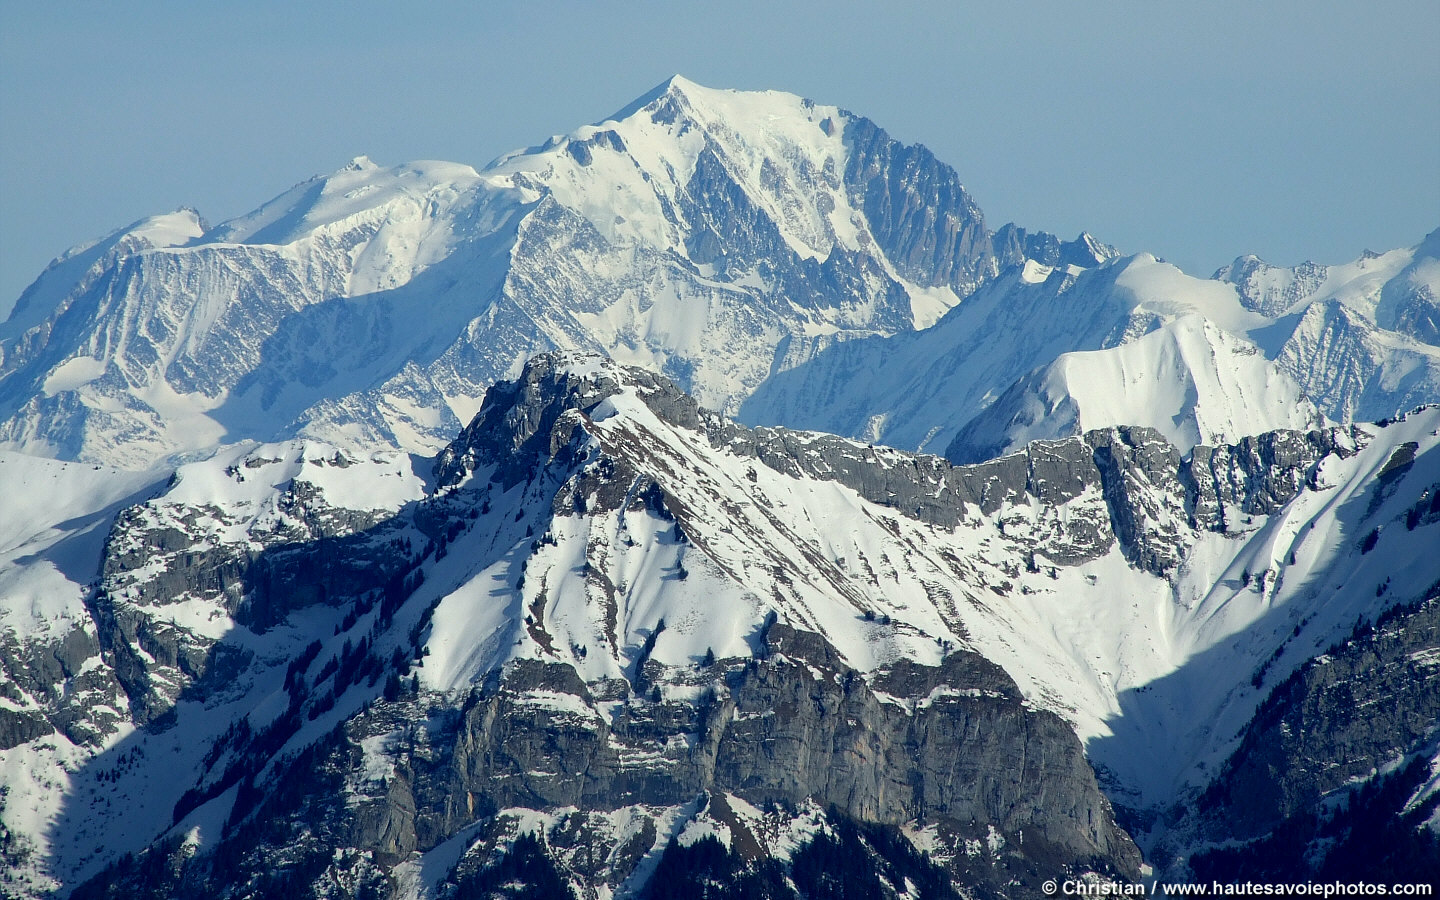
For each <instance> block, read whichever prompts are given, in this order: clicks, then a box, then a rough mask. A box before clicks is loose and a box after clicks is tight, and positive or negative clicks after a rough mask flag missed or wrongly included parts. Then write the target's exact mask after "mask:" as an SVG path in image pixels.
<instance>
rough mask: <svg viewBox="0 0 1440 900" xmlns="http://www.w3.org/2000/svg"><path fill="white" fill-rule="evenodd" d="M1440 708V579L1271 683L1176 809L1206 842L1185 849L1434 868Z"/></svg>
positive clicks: (1439, 858)
mask: <svg viewBox="0 0 1440 900" xmlns="http://www.w3.org/2000/svg"><path fill="white" fill-rule="evenodd" d="M1437 722H1440V585H1436V586H1435V587H1432V589H1431V591H1430V592H1429V594H1428V597H1427V598H1426V599H1423V600H1421V601H1418V602H1416V603H1413V604H1408V605H1402V606H1399V607H1396V608H1394V609H1393V610H1392V611H1391V612H1390V613H1388V614H1387V615H1385V616H1384V617H1382V619H1381V621H1380V622H1378V623H1377V624H1375V625H1374V626H1371V625H1369V624H1366V625H1364V626H1359V627H1357V628H1356V630H1355V632H1354V634H1353V635H1352V637H1351V639H1350V640H1348V641H1345V642H1344V643H1343V644H1341V645H1339V646H1336V647H1332V648H1331V649H1330V652H1329V653H1326V654H1324V655H1322V656H1319V657H1317V658H1315V659H1314V660H1312V661H1311V662H1309V663H1307V664H1306V665H1305V666H1303V667H1302V668H1301V669H1299V670H1298V671H1296V672H1295V673H1294V674H1293V675H1292V676H1291V677H1290V678H1288V679H1287V680H1286V681H1285V682H1284V683H1282V684H1281V685H1280V686H1279V687H1277V688H1276V689H1275V691H1273V692H1272V693H1271V694H1270V696H1269V697H1268V698H1267V699H1266V701H1265V703H1264V704H1263V705H1262V706H1261V707H1260V710H1259V711H1258V712H1257V713H1256V715H1255V718H1254V719H1253V720H1252V721H1251V722H1250V724H1249V725H1248V726H1247V727H1246V729H1245V733H1244V736H1243V738H1242V740H1241V743H1240V746H1239V748H1238V749H1237V750H1236V751H1235V754H1234V755H1233V756H1232V757H1231V758H1230V759H1229V761H1228V762H1227V763H1226V764H1225V767H1224V769H1223V770H1222V771H1221V772H1220V774H1219V775H1218V776H1217V777H1216V778H1215V780H1214V781H1213V782H1212V783H1211V785H1210V786H1209V788H1207V789H1206V791H1205V792H1204V793H1203V794H1202V795H1201V796H1200V797H1199V799H1198V801H1197V803H1196V806H1195V809H1194V811H1192V812H1190V813H1189V814H1188V815H1187V816H1185V817H1183V818H1181V819H1180V822H1179V825H1178V828H1177V831H1178V833H1179V834H1181V835H1189V836H1192V839H1195V838H1198V839H1195V840H1194V843H1195V844H1198V845H1199V846H1200V847H1202V848H1204V849H1201V850H1200V851H1199V852H1197V853H1195V854H1194V855H1193V856H1191V857H1190V858H1189V859H1188V860H1186V861H1185V862H1186V863H1187V864H1188V868H1189V871H1190V872H1191V873H1193V875H1192V877H1198V878H1205V879H1221V880H1235V881H1239V880H1245V879H1255V878H1266V877H1276V876H1285V875H1289V876H1291V877H1297V876H1298V877H1312V878H1337V879H1342V880H1356V879H1364V878H1382V877H1384V878H1394V879H1399V880H1403V881H1414V882H1422V883H1423V882H1426V881H1431V882H1433V881H1434V880H1435V878H1436V877H1437V876H1440V835H1437V833H1436V831H1435V827H1434V823H1435V816H1436V813H1437V810H1440V791H1437V790H1436V781H1435V773H1436V770H1437V766H1440V758H1437V756H1436V746H1437V744H1436V739H1437V737H1440V726H1437V724H1436V723H1437ZM1236 838H1240V839H1241V842H1237V841H1236V840H1235V839H1236ZM1207 843H1208V844H1209V845H1208V846H1207ZM1177 868H1179V866H1178V865H1177Z"/></svg>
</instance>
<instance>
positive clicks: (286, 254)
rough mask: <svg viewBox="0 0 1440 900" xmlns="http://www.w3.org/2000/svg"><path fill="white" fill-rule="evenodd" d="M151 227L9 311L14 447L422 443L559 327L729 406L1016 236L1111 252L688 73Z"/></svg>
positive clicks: (6, 426)
mask: <svg viewBox="0 0 1440 900" xmlns="http://www.w3.org/2000/svg"><path fill="white" fill-rule="evenodd" d="M162 220H163V221H161V220H156V221H151V222H147V223H141V224H139V225H137V226H134V227H132V228H129V229H126V230H123V231H121V232H117V234H116V235H114V236H112V237H111V238H108V239H107V240H106V241H104V242H102V243H101V244H99V245H96V246H95V247H93V248H90V249H88V250H84V251H75V252H72V253H71V254H68V255H67V256H66V257H64V258H62V259H61V260H59V261H57V262H56V263H55V264H53V265H52V266H51V268H50V269H48V270H47V271H46V272H45V273H44V274H43V275H42V276H41V278H40V279H39V280H38V281H37V282H36V284H35V286H34V287H33V288H32V289H31V290H29V291H27V292H26V294H25V296H24V297H23V298H22V299H21V302H20V304H19V305H18V307H17V309H16V312H15V314H14V315H13V316H12V318H11V321H10V322H9V323H7V324H6V325H5V326H4V328H3V329H0V439H3V441H4V442H5V443H6V444H7V445H8V446H10V447H12V448H16V449H22V450H24V451H26V452H30V453H39V454H44V455H52V456H57V457H60V458H69V459H86V460H96V461H108V462H112V463H121V464H125V465H128V466H142V467H143V466H144V465H148V464H149V463H150V462H152V461H154V460H157V459H161V458H164V457H166V456H169V455H172V454H176V453H182V454H183V453H186V452H190V451H198V450H203V449H204V448H207V447H212V446H215V445H216V444H218V443H221V442H236V441H239V440H246V439H260V440H266V439H272V438H277V437H284V436H288V435H290V434H294V433H296V432H297V431H301V430H303V431H305V432H306V433H307V434H309V435H311V436H316V437H319V438H321V439H326V440H330V441H332V442H335V443H337V444H341V445H345V446H351V447H362V446H368V445H371V444H377V443H378V444H385V445H388V446H392V447H403V448H408V449H412V450H417V451H423V452H434V451H435V450H438V449H439V447H441V446H443V445H444V443H445V441H446V440H448V438H449V436H450V435H452V434H453V433H454V431H455V430H456V429H458V428H459V427H460V425H461V424H462V423H463V422H464V421H465V420H468V418H469V417H470V415H472V414H473V413H474V411H475V409H476V407H477V405H478V403H479V399H480V397H481V396H482V395H483V393H484V390H485V387H486V386H487V385H488V384H490V383H491V382H492V381H493V380H495V379H496V378H499V377H502V376H505V375H507V374H514V373H515V372H517V371H518V367H519V366H520V364H521V363H522V362H523V361H524V359H525V358H527V357H528V356H530V355H531V354H533V353H535V352H537V351H540V350H544V349H549V348H557V347H558V348H582V349H593V350H599V351H602V352H605V353H608V354H611V355H614V356H615V357H617V358H619V359H622V360H624V361H626V362H633V363H639V364H643V365H647V366H649V367H651V368H653V369H656V370H658V371H663V372H665V373H667V374H669V375H670V376H671V377H674V378H676V379H677V380H679V381H680V382H681V383H682V384H683V385H684V386H685V387H686V388H687V389H689V390H692V391H694V392H695V394H696V395H697V396H698V397H699V398H701V400H702V401H703V402H705V403H706V404H708V405H710V406H713V407H716V408H724V409H733V408H735V406H736V405H737V404H738V403H739V401H740V400H741V399H743V398H744V397H745V396H747V395H748V394H749V393H750V392H751V391H752V390H753V389H754V388H755V387H756V386H757V385H758V384H760V383H761V382H762V381H763V380H764V379H765V378H766V377H767V376H768V375H769V374H770V373H771V372H772V371H774V370H777V369H783V368H785V367H787V366H790V365H794V364H795V363H797V362H799V361H802V360H804V359H806V358H808V357H809V356H810V355H811V354H813V353H814V352H815V351H816V350H817V349H818V348H820V347H823V346H826V345H827V344H829V343H831V342H834V341H837V340H841V339H844V338H847V337H854V336H865V335H876V334H895V333H897V332H901V331H908V330H910V329H912V328H916V327H924V326H926V325H929V324H931V323H932V322H934V321H935V320H936V319H937V318H939V317H940V316H941V315H942V314H943V313H944V312H945V311H946V310H948V309H950V308H951V307H953V306H954V305H955V304H956V303H957V302H958V300H959V299H960V298H961V297H962V296H964V295H966V294H967V293H969V292H970V291H972V290H973V289H974V288H975V287H976V286H978V285H979V284H981V283H983V282H984V281H985V280H987V279H989V278H991V277H992V276H993V275H994V274H995V273H996V272H997V271H998V270H999V268H1000V267H1001V266H1002V265H1009V264H1013V263H1017V262H1019V261H1021V260H1022V259H1024V258H1025V255H1026V254H1031V255H1034V256H1036V257H1037V258H1042V259H1048V260H1051V261H1055V260H1058V259H1059V258H1060V257H1061V256H1064V257H1066V258H1067V259H1069V258H1074V259H1080V260H1088V261H1090V262H1091V263H1093V261H1094V260H1095V259H1097V258H1103V257H1104V256H1105V255H1107V254H1110V253H1113V251H1111V250H1110V249H1109V248H1106V247H1104V245H1102V244H1100V243H1099V242H1097V241H1095V240H1094V239H1093V238H1089V237H1088V236H1082V238H1081V239H1080V240H1079V241H1076V242H1073V243H1062V242H1060V241H1058V240H1056V239H1054V238H1053V237H1051V236H1049V235H1045V234H1038V235H1029V234H1026V233H1025V232H1024V231H1023V230H1022V229H1017V228H1015V227H1013V226H1007V227H1006V228H1005V229H1002V232H1001V233H1000V234H997V235H992V234H991V232H990V231H988V230H987V229H986V227H985V224H984V220H983V218H982V216H981V214H980V211H979V209H978V208H977V207H976V206H975V204H974V202H973V201H972V200H971V199H970V197H969V195H968V194H967V193H966V192H965V189H964V188H963V186H962V185H961V184H960V181H959V178H958V176H956V174H955V173H954V172H953V171H952V170H950V169H949V168H948V167H946V166H944V165H942V164H941V163H939V162H938V161H936V160H935V159H934V157H933V156H931V155H930V154H929V152H928V151H926V150H925V149H924V148H922V147H905V146H902V145H900V144H897V143H896V142H894V141H893V140H891V139H890V138H889V137H888V136H887V135H886V134H885V133H884V132H883V131H882V130H880V129H879V128H877V127H876V126H875V125H874V124H873V123H871V122H869V121H868V120H866V119H863V118H860V117H857V116H854V115H852V114H850V113H847V112H845V111H843V110H840V109H838V108H836V107H829V106H822V105H817V104H815V103H812V102H810V101H808V100H802V99H801V98H798V97H794V96H791V95H789V94H782V93H776V92H761V93H742V92H734V91H721V90H712V89H708V88H703V87H700V86H698V85H695V84H693V83H691V82H688V81H686V80H685V79H683V78H679V77H676V78H673V79H671V80H669V81H667V82H666V83H665V84H663V85H661V86H660V87H659V88H657V89H656V90H655V91H654V92H652V93H651V94H649V95H647V96H645V97H643V98H641V99H640V100H638V101H636V103H634V104H632V105H631V106H630V107H628V108H627V109H625V110H623V111H621V112H620V113H617V114H616V116H615V117H614V118H612V119H609V120H606V121H605V122H602V123H600V124H598V125H593V126H587V127H585V128H582V129H580V130H578V131H576V132H574V133H572V134H570V135H567V136H557V137H555V138H552V139H551V140H550V141H548V142H547V143H545V144H544V145H543V146H540V147H536V148H532V149H529V150H525V151H518V152H516V153H513V154H509V155H507V156H505V157H502V158H501V159H499V160H497V161H496V162H495V163H493V164H491V166H489V167H488V168H486V169H485V170H484V171H483V172H478V173H477V172H476V171H475V170H474V169H472V168H470V167H468V166H464V165H458V164H453V163H437V162H421V163H413V164H409V165H403V166H398V167H395V168H382V167H379V166H376V165H375V164H374V163H372V162H370V161H369V160H368V159H366V158H364V157H360V158H357V159H356V160H354V161H353V162H352V163H351V164H349V165H348V166H346V167H345V168H343V169H341V170H340V171H338V172H335V173H333V174H331V175H329V176H326V177H322V178H315V179H311V180H310V181H306V182H304V183H302V184H299V185H297V186H296V187H294V188H293V189H291V190H290V191H288V192H286V193H285V194H282V195H281V196H280V197H278V198H276V199H275V200H272V201H271V202H269V203H267V204H265V205H264V206H262V207H261V208H259V209H258V210H256V211H255V212H253V213H250V214H248V215H246V216H243V217H241V218H239V219H236V220H234V221H231V222H226V223H223V224H221V225H219V226H216V227H214V228H210V229H208V230H206V229H204V227H203V225H201V224H200V223H199V222H198V219H196V218H195V216H194V215H193V214H191V213H183V212H182V213H176V214H174V215H173V216H170V217H162ZM157 222H158V223H159V224H157ZM166 223H168V224H166ZM162 225H163V226H164V227H162Z"/></svg>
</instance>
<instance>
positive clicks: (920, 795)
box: [0, 77, 1440, 900]
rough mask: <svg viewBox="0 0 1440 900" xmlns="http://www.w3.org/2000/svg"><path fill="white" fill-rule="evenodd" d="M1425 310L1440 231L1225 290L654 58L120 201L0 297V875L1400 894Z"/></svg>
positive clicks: (1431, 582)
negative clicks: (1079, 881)
mask: <svg viewBox="0 0 1440 900" xmlns="http://www.w3.org/2000/svg"><path fill="white" fill-rule="evenodd" d="M1437 291H1440V231H1437V232H1434V233H1432V234H1431V235H1429V236H1428V237H1426V239H1425V240H1424V241H1423V242H1422V243H1421V244H1419V245H1418V246H1416V247H1414V248H1411V249H1409V250H1395V251H1391V252H1388V253H1384V254H1367V255H1366V256H1365V257H1364V258H1362V259H1360V260H1357V261H1356V262H1354V263H1352V264H1349V265H1345V266H1334V267H1325V266H1319V265H1315V264H1305V265H1303V266H1299V267H1296V268H1294V269H1280V268H1276V267H1272V266H1269V265H1267V264H1265V263H1263V262H1261V261H1260V260H1257V259H1255V258H1253V257H1242V258H1240V259H1237V260H1236V262H1235V263H1234V264H1232V265H1231V266H1228V267H1226V268H1224V269H1222V270H1220V271H1219V272H1217V273H1216V274H1215V276H1214V277H1212V278H1210V279H1200V278H1194V277H1191V276H1189V275H1186V274H1184V273H1182V272H1181V271H1179V270H1178V269H1176V268H1175V267H1173V266H1170V265H1168V264H1166V263H1164V262H1162V261H1160V260H1158V259H1156V258H1155V257H1153V256H1151V255H1149V254H1143V253H1142V254H1138V255H1134V256H1126V257H1121V256H1119V255H1118V254H1117V253H1116V251H1115V250H1114V249H1113V248H1111V247H1108V246H1106V245H1104V244H1103V243H1101V242H1099V241H1098V240H1096V239H1095V238H1093V237H1091V236H1089V235H1086V234H1082V235H1081V236H1080V237H1079V238H1077V239H1076V240H1074V241H1068V242H1067V241H1061V240H1059V239H1057V238H1055V237H1054V236H1052V235H1048V234H1044V233H1038V234H1032V233H1027V232H1026V231H1025V230H1023V229H1021V228H1019V227H1017V226H1014V225H1006V226H1004V227H1002V228H1000V229H998V230H996V231H993V232H992V231H990V230H989V229H988V228H987V227H986V225H985V222H984V219H983V217H982V215H981V213H980V211H979V209H978V208H977V207H976V205H975V204H974V202H973V201H972V200H971V198H970V197H969V195H968V194H967V193H966V191H965V189H964V188H963V186H962V185H961V183H960V180H959V177H958V175H957V174H956V173H955V172H954V171H953V170H951V169H950V168H948V167H947V166H945V165H943V164H941V163H939V162H938V161H937V160H935V159H934V158H933V156H932V155H931V154H930V153H929V152H928V151H926V150H925V149H924V148H923V147H918V146H912V147H906V146H903V145H901V144H899V143H897V142H895V141H893V140H892V139H890V138H889V137H888V136H887V135H886V134H885V132H884V131H882V130H881V129H879V128H878V127H877V126H876V125H874V124H873V123H871V122H870V121H869V120H867V119H864V118H861V117H858V116H855V115H853V114H851V113H849V112H846V111H844V110H842V109H839V108H837V107H830V106H823V105H818V104H815V103H812V102H811V101H808V100H802V99H800V98H797V97H793V96H791V95H788V94H781V93H775V92H765V93H745V92H734V91H719V90H712V89H708V88H703V87H700V86H698V85H695V84H693V83H691V82H688V81H686V80H684V79H682V78H678V77H677V78H674V79H671V80H670V81H667V82H666V83H665V84H662V85H661V86H660V87H658V88H657V89H656V90H655V91H653V92H651V93H650V94H647V95H646V96H644V97H642V98H640V99H639V100H637V101H636V102H635V103H633V104H631V105H630V106H629V107H627V108H625V109H623V110H621V111H620V112H618V113H616V114H615V115H614V116H612V117H611V118H609V119H607V120H605V121H603V122H601V123H599V124H596V125H592V126H587V127H585V128H581V129H579V130H577V131H575V132H573V133H571V134H569V135H565V136H557V137H555V138H552V139H550V140H549V141H547V142H546V143H544V144H543V145H541V146H538V147H534V148H530V149H527V150H522V151H517V152H515V153H511V154H507V155H506V156H504V157H502V158H500V159H498V160H496V161H495V162H493V163H491V164H490V165H488V166H486V167H485V168H483V169H480V170H476V169H473V168H471V167H469V166H465V165H460V164H454V163H443V162H421V163H412V164H408V165H403V166H398V167H394V168H384V167H381V166H377V165H376V164H374V163H373V162H371V161H370V160H368V159H366V158H364V157H360V158H357V159H356V160H354V161H353V162H352V163H351V164H349V165H348V166H346V167H345V168H343V169H342V170H340V171H338V172H335V173H333V174H331V175H329V176H325V177H321V178H315V179H312V180H310V181H307V182H304V183H302V184H300V185H297V186H296V187H295V188H293V189H292V190H290V191H288V192H286V193H285V194H282V195H281V196H280V197H277V198H276V199H274V200H272V201H271V202H269V203H267V204H265V205H263V206H261V207H260V208H259V209H257V210H256V211H254V212H253V213H250V214H248V215H246V216H242V217H241V218H238V219H235V220H232V221H229V222H225V223H222V224H220V225H218V226H214V227H211V226H210V225H208V224H207V223H205V222H204V221H202V220H201V219H200V217H199V216H198V214H196V213H195V212H194V211H191V210H181V211H178V212H175V213H172V214H169V215H165V216H159V217H155V218H152V219H147V220H143V221H141V222H138V223H136V224H135V225H132V226H130V227H128V228H125V229H122V230H120V231H118V232H116V233H115V234H114V235H111V236H110V237H108V238H106V239H104V240H101V241H99V242H96V243H94V244H92V245H87V246H85V247H81V248H77V249H76V250H73V251H71V252H70V253H68V254H66V255H65V256H63V257H61V258H60V259H58V260H57V261H56V262H55V263H53V264H52V265H51V267H50V268H49V269H47V270H46V271H45V272H44V273H43V274H42V275H41V277H40V278H39V279H37V281H36V282H35V283H34V284H33V285H32V286H31V287H30V288H29V289H28V290H27V291H26V292H25V294H24V295H23V296H22V297H21V298H20V301H19V303H18V304H17V305H16V307H15V310H14V312H13V314H12V315H11V317H10V319H9V321H8V322H6V323H4V324H3V325H0V443H3V449H0V486H3V487H4V494H5V496H6V498H7V502H6V503H4V504H0V671H3V673H4V674H3V677H0V884H3V885H4V888H3V891H4V892H6V893H11V892H15V893H18V894H20V895H21V896H25V897H30V896H41V895H49V894H51V893H55V894H58V895H60V896H67V895H73V896H76V897H82V898H83V897H92V896H94V897H113V896H119V895H122V894H124V895H129V896H133V897H136V898H139V897H152V896H153V897H212V896H233V897H242V896H294V895H297V894H306V895H314V896H323V897H357V898H358V897H377V896H384V897H397V898H405V900H410V898H415V900H419V898H425V900H450V898H455V897H463V896H491V895H492V893H495V892H498V893H499V894H500V895H507V896H508V895H511V894H514V893H515V892H522V891H526V890H528V891H530V892H531V893H532V894H534V895H539V896H555V897H565V896H571V897H575V898H584V900H600V898H640V897H659V896H699V895H702V894H703V895H705V896H712V897H713V896H722V897H730V896H735V897H740V896H764V897H776V898H781V897H783V898H807V900H808V898H811V897H815V896H830V895H829V894H825V893H824V891H826V890H829V889H830V888H833V887H834V885H835V884H836V883H837V882H843V884H845V885H846V886H847V887H846V890H849V891H851V892H852V894H853V895H860V896H866V897H885V898H896V900H898V898H901V897H916V896H919V897H959V896H965V897H986V898H989V897H995V898H999V897H1006V898H1011V897H1038V896H1041V895H1042V893H1043V891H1042V885H1043V883H1044V880H1045V879H1047V878H1076V877H1082V878H1087V879H1090V880H1092V881H1096V882H1098V881H1101V880H1105V879H1116V880H1120V881H1133V880H1134V879H1137V878H1139V877H1141V876H1142V874H1146V873H1147V872H1148V874H1149V875H1158V876H1160V877H1162V878H1167V879H1184V878H1186V877H1191V876H1193V877H1201V876H1203V877H1205V878H1211V879H1214V880H1217V881H1223V880H1227V879H1230V880H1245V879H1250V880H1257V879H1259V880H1264V879H1266V878H1268V879H1269V880H1271V881H1287V880H1294V876H1296V875H1305V876H1311V875H1314V876H1319V875H1322V874H1323V875H1325V876H1326V877H1329V876H1331V875H1335V876H1336V877H1339V876H1340V875H1345V876H1346V877H1352V878H1360V877H1361V876H1368V874H1375V873H1381V872H1383V873H1385V874H1391V873H1392V872H1401V871H1403V872H1406V873H1409V874H1412V875H1415V876H1416V879H1417V880H1418V879H1419V878H1421V877H1426V876H1428V874H1429V873H1430V872H1431V871H1432V870H1433V869H1434V867H1435V866H1434V863H1433V861H1434V860H1440V837H1437V835H1440V813H1437V809H1440V730H1437V726H1436V724H1435V723H1436V722H1437V721H1440V665H1437V664H1436V661H1437V659H1440V626H1437V621H1440V568H1437V564H1436V561H1435V553H1434V549H1435V547H1436V545H1437V542H1436V538H1437V535H1440V447H1437V445H1440V405H1436V404H1435V401H1437V400H1440V365H1437V363H1440V330H1437V328H1440V311H1437V310H1440V308H1437V300H1436V297H1437ZM557 351H558V352H557ZM1423 403H1429V404H1430V405H1428V406H1422V405H1420V404H1423ZM1412 407H1415V408H1412ZM1397 413H1399V414H1398V415H1397ZM1366 418H1376V419H1383V420H1382V421H1379V422H1376V423H1374V424H1371V423H1368V422H1365V421H1362V420H1363V419H1366ZM799 429H809V430H799ZM827 432H828V433H827ZM885 445H889V446H885ZM894 448H899V449H894ZM917 449H921V450H925V451H926V452H928V453H932V454H933V453H938V452H942V451H943V452H944V453H945V456H946V457H948V459H947V458H942V457H940V456H935V455H924V454H921V453H917V452H910V451H914V450H917ZM1361 709H1364V710H1366V712H1365V713H1364V714H1363V715H1357V714H1356V711H1357V710H1361ZM1142 857H1143V858H1142ZM1147 866H1148V867H1149V868H1148V870H1147V869H1146V868H1145V867H1147ZM1366 866H1369V867H1370V868H1369V869H1367V868H1366ZM1372 870H1373V871H1372ZM1262 876H1263V878H1262ZM1302 880H1303V879H1302ZM827 885H828V886H829V887H827ZM667 892H668V893H667Z"/></svg>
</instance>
